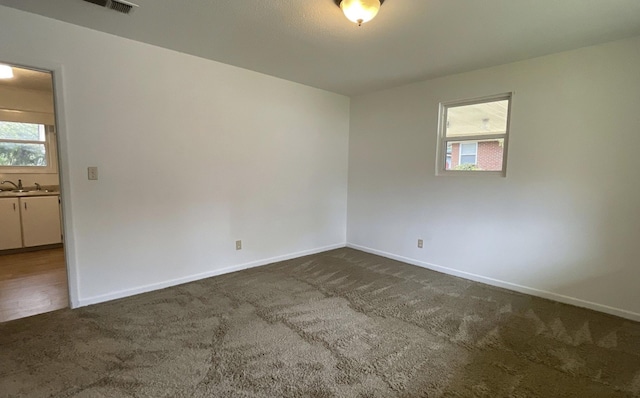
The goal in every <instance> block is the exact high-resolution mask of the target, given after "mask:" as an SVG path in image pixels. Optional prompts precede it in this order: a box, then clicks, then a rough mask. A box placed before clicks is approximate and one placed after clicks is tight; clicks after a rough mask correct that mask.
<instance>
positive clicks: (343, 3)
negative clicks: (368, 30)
mask: <svg viewBox="0 0 640 398" xmlns="http://www.w3.org/2000/svg"><path fill="white" fill-rule="evenodd" d="M336 2H337V3H338V4H339V5H340V9H341V10H342V12H343V13H344V16H345V17H347V19H348V20H350V21H352V22H355V23H357V24H358V26H361V25H362V24H363V23H365V22H369V21H371V20H372V19H373V18H374V17H375V16H376V15H377V14H378V11H379V10H380V4H382V3H383V2H384V0H337V1H336Z"/></svg>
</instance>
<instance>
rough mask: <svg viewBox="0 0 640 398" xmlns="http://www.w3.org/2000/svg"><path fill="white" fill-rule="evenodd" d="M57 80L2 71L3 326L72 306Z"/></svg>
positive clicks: (0, 219)
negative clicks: (70, 303)
mask: <svg viewBox="0 0 640 398" xmlns="http://www.w3.org/2000/svg"><path fill="white" fill-rule="evenodd" d="M54 98H55V96H54V86H53V75H52V73H51V72H49V71H41V70H35V69H30V68H25V67H18V66H14V65H6V64H0V225H2V228H0V322H6V321H10V320H13V319H18V318H24V317H27V316H31V315H36V314H41V313H45V312H49V311H54V310H57V309H61V308H66V307H68V306H69V284H68V277H67V261H66V259H65V251H64V233H63V227H62V225H63V223H62V208H61V207H62V206H61V200H60V195H61V194H60V171H59V169H60V167H59V161H58V138H57V137H58V134H57V131H56V126H57V123H56V112H55V105H54V103H55V100H54Z"/></svg>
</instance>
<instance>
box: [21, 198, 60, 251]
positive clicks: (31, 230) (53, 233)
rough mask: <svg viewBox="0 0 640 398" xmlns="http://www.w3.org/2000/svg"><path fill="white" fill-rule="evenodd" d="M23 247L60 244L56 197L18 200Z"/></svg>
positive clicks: (58, 210) (58, 209)
mask: <svg viewBox="0 0 640 398" xmlns="http://www.w3.org/2000/svg"><path fill="white" fill-rule="evenodd" d="M20 213H21V214H22V238H23V240H24V247H31V246H41V245H50V244H53V243H60V242H62V236H61V229H60V206H59V203H58V197H57V196H36V197H33V198H20Z"/></svg>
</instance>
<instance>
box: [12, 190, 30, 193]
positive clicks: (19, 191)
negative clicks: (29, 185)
mask: <svg viewBox="0 0 640 398" xmlns="http://www.w3.org/2000/svg"><path fill="white" fill-rule="evenodd" d="M11 192H15V193H21V192H31V191H29V190H26V189H14V190H13V191H11Z"/></svg>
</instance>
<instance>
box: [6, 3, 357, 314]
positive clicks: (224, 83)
mask: <svg viewBox="0 0 640 398" xmlns="http://www.w3.org/2000/svg"><path fill="white" fill-rule="evenodd" d="M0 35H1V36H2V37H5V38H8V37H10V38H11V40H2V41H0V61H2V62H9V63H11V62H13V63H18V64H26V65H28V66H36V67H43V68H52V67H53V68H54V69H55V70H54V72H56V73H55V75H56V76H55V78H56V80H55V82H56V84H62V85H61V87H59V88H61V93H62V95H63V96H64V101H63V102H62V104H59V105H63V109H62V112H61V115H59V116H62V117H61V119H62V120H61V121H60V122H61V128H60V131H59V135H60V142H61V153H62V158H61V165H62V169H61V171H62V174H61V177H62V187H63V196H64V198H63V200H64V202H63V204H64V205H65V208H66V209H67V210H68V211H67V212H66V213H65V221H66V224H67V227H68V229H69V231H68V232H70V233H71V234H72V235H71V236H70V237H68V240H67V243H68V244H69V245H68V246H69V254H70V261H71V267H72V275H71V279H72V284H74V285H77V288H78V291H77V292H74V291H73V289H75V287H72V295H75V297H73V300H74V301H75V304H80V305H83V304H88V303H92V302H98V301H104V300H107V299H111V298H115V297H120V296H124V295H129V294H134V293H136V292H140V291H145V290H150V289H154V288H158V287H162V286H166V285H169V284H172V283H177V282H181V281H186V280H190V279H195V278H201V277H205V276H208V275H213V274H216V273H220V272H225V271H229V270H231V269H237V268H241V267H243V266H246V265H256V264H262V263H264V262H266V261H269V259H274V258H275V259H277V258H282V257H287V256H291V255H299V254H301V253H306V252H313V251H316V250H322V249H325V248H328V247H334V246H336V245H338V246H340V245H344V243H345V240H346V236H345V225H346V190H347V145H348V130H349V99H348V98H346V97H343V96H340V95H336V94H333V93H329V92H326V91H322V90H318V89H313V88H310V87H306V86H302V85H300V84H296V83H291V82H287V81H284V80H280V79H276V78H273V77H269V76H265V75H261V74H258V73H254V72H250V71H247V70H244V69H239V68H235V67H232V66H228V65H224V64H220V63H216V62H212V61H209V60H204V59H200V58H196V57H193V56H188V55H184V54H181V53H177V52H173V51H169V50H165V49H161V48H157V47H153V46H150V45H146V44H142V43H137V42H134V41H130V40H126V39H122V38H118V37H115V36H111V35H108V34H104V33H100V32H96V31H92V30H89V29H85V28H81V27H77V26H73V25H70V24H67V23H63V22H59V21H55V20H51V19H46V18H43V17H40V16H36V15H33V14H28V13H24V12H20V11H16V10H14V9H11V8H6V7H0ZM213 39H215V38H212V40H213ZM52 65H53V66H52ZM58 94H60V93H58ZM88 166H98V167H99V177H100V179H99V180H98V181H88V180H87V172H86V168H87V167H88ZM236 239H242V241H243V250H241V251H236V250H235V246H234V241H235V240H236Z"/></svg>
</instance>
